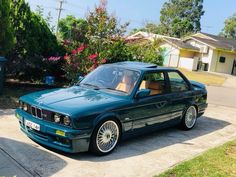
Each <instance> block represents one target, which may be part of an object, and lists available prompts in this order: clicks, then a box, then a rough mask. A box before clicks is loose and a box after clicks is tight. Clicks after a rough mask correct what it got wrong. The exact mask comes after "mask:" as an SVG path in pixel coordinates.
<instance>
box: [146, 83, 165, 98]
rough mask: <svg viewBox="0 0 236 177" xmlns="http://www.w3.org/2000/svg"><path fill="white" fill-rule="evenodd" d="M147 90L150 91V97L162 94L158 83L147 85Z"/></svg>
mask: <svg viewBox="0 0 236 177" xmlns="http://www.w3.org/2000/svg"><path fill="white" fill-rule="evenodd" d="M148 89H150V90H151V93H150V95H156V94H160V93H162V92H163V88H162V84H161V82H159V81H151V82H150V83H149V84H148Z"/></svg>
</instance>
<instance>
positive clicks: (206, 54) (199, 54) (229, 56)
mask: <svg viewBox="0 0 236 177" xmlns="http://www.w3.org/2000/svg"><path fill="white" fill-rule="evenodd" d="M127 39H128V40H131V41H132V40H136V41H137V40H144V39H145V40H149V41H153V40H154V39H161V43H160V47H161V48H163V49H164V65H165V66H170V67H180V68H186V69H188V70H204V71H210V72H219V73H226V74H233V75H236V40H234V39H227V38H224V37H220V36H215V35H211V34H207V33H202V32H201V33H197V34H194V35H191V36H188V37H186V38H185V39H178V38H173V37H169V36H163V35H158V34H152V33H146V32H138V33H135V34H133V35H131V36H129V37H128V38H127Z"/></svg>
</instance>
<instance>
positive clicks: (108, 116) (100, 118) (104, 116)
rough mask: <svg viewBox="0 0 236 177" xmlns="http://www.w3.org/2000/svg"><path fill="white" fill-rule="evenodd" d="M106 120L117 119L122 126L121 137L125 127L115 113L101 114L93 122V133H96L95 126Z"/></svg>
mask: <svg viewBox="0 0 236 177" xmlns="http://www.w3.org/2000/svg"><path fill="white" fill-rule="evenodd" d="M106 120H115V121H116V122H117V123H118V126H119V128H120V137H121V136H122V134H123V130H124V127H123V124H122V123H121V121H120V119H119V116H118V115H117V114H115V113H106V114H102V115H99V116H98V117H97V118H96V119H95V120H94V122H93V131H92V134H93V133H94V130H95V128H96V127H97V126H98V125H100V124H101V123H102V122H104V121H106Z"/></svg>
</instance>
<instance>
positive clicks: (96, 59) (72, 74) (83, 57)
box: [63, 44, 106, 82]
mask: <svg viewBox="0 0 236 177" xmlns="http://www.w3.org/2000/svg"><path fill="white" fill-rule="evenodd" d="M70 48H71V47H70V46H68V50H67V51H69V50H70V52H68V53H66V54H65V56H64V57H63V58H64V61H65V65H64V70H65V72H66V77H67V78H68V79H69V80H71V81H72V82H76V81H77V80H78V77H79V76H84V75H86V74H88V73H89V72H90V71H92V70H94V69H95V68H97V67H98V66H99V65H100V64H104V63H106V58H104V56H102V54H99V53H91V52H90V51H92V49H91V48H90V47H89V46H88V45H86V44H80V45H79V46H77V47H76V48H75V47H74V49H70Z"/></svg>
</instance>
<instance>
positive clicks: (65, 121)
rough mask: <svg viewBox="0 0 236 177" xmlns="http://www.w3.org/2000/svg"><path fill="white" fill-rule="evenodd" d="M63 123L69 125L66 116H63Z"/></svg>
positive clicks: (68, 119)
mask: <svg viewBox="0 0 236 177" xmlns="http://www.w3.org/2000/svg"><path fill="white" fill-rule="evenodd" d="M63 123H64V124H65V125H70V118H69V117H68V116H65V117H64V119H63Z"/></svg>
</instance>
